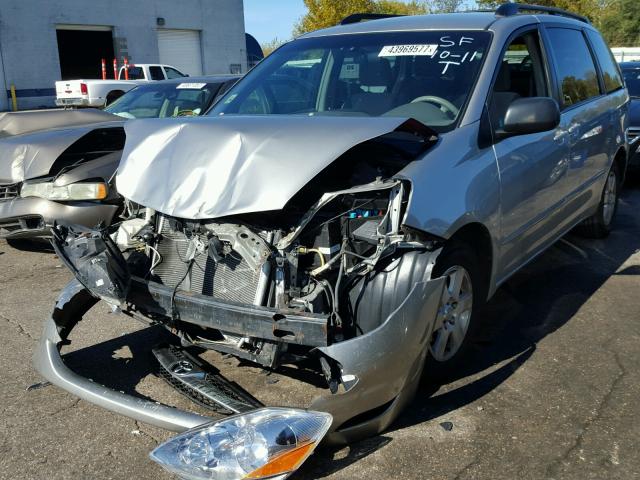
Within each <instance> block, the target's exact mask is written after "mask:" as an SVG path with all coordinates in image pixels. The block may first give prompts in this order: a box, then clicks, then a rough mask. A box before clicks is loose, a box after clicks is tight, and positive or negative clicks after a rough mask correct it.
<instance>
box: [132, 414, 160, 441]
mask: <svg viewBox="0 0 640 480" xmlns="http://www.w3.org/2000/svg"><path fill="white" fill-rule="evenodd" d="M133 423H135V425H136V430H138V432H140V435H142V436H143V437H147V438H149V439H150V440H151V441H152V442H154V443H155V444H156V446H157V445H160V440H158V439H157V438H156V437H154V436H153V435H151V434H150V433H149V432H145V431H144V430H143V429H142V426H141V425H140V422H138V420H134V421H133Z"/></svg>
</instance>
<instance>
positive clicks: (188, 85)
mask: <svg viewBox="0 0 640 480" xmlns="http://www.w3.org/2000/svg"><path fill="white" fill-rule="evenodd" d="M206 86H207V84H206V83H181V84H179V85H178V86H177V87H176V88H185V89H189V90H201V89H203V88H204V87H206Z"/></svg>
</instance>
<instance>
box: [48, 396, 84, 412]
mask: <svg viewBox="0 0 640 480" xmlns="http://www.w3.org/2000/svg"><path fill="white" fill-rule="evenodd" d="M79 403H80V399H79V398H76V399H75V400H74V401H73V402H71V403H70V404H69V405H66V406H64V407H62V408H59V409H58V410H56V411H54V412H52V413H50V414H49V416H50V417H55V416H56V415H59V414H61V413H62V412H64V411H65V410H71V409H72V408H74V407H77V406H78V404H79Z"/></svg>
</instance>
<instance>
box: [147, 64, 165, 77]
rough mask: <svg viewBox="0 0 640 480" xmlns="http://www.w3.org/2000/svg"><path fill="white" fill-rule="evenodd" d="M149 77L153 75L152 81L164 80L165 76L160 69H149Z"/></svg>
mask: <svg viewBox="0 0 640 480" xmlns="http://www.w3.org/2000/svg"><path fill="white" fill-rule="evenodd" d="M149 75H151V80H164V74H163V73H162V68H160V67H149Z"/></svg>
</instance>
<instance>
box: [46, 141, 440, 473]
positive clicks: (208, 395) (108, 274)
mask: <svg viewBox="0 0 640 480" xmlns="http://www.w3.org/2000/svg"><path fill="white" fill-rule="evenodd" d="M405 133H406V132H405ZM403 135H405V134H404V133H403V134H402V135H401V138H400V143H402V142H406V141H407V139H406V138H405V137H404V136H403ZM412 135H414V136H415V137H416V139H415V140H412V141H414V142H419V143H420V147H419V148H416V149H414V150H413V154H412V155H413V158H415V157H416V156H417V154H418V153H419V152H423V151H424V150H425V148H427V147H428V146H429V142H425V141H424V137H420V136H416V135H415V134H412ZM392 140H397V136H395V137H394V138H393V139H392ZM375 141H379V139H378V138H376V139H375ZM384 145H385V146H388V143H386V144H384ZM358 147H359V148H356V149H355V150H353V149H352V150H350V151H349V152H347V154H346V155H351V156H352V157H351V158H352V160H354V157H353V156H354V155H361V154H362V150H361V148H360V147H362V146H361V145H359V146H358ZM367 148H368V146H367ZM394 148H396V147H394ZM416 152H418V153H416ZM403 155H405V156H404V157H403V158H404V160H403V161H399V162H398V163H397V164H396V165H395V166H394V167H393V168H392V169H391V170H390V171H389V170H385V168H386V166H385V165H384V164H381V163H378V164H372V163H369V167H370V168H369V170H366V169H363V168H361V166H360V167H358V168H357V169H356V168H352V169H351V170H349V169H348V168H347V169H346V170H347V171H348V172H349V173H348V175H344V172H343V175H342V176H341V177H337V176H336V171H335V168H336V164H337V162H334V163H332V164H330V165H329V166H328V167H327V168H325V170H324V171H323V172H321V173H320V174H319V175H318V176H317V178H316V181H315V182H312V183H311V184H310V185H308V186H307V187H305V188H303V189H302V190H300V191H299V192H298V193H297V194H296V195H295V196H294V197H292V198H291V199H290V200H289V201H288V202H287V204H286V205H285V207H284V208H282V209H281V210H277V211H268V212H261V213H240V214H233V215H229V216H223V217H219V218H215V219H197V220H194V219H185V218H179V217H174V216H170V215H167V214H164V213H160V212H158V211H156V210H154V209H152V208H145V207H137V206H136V207H135V208H134V207H132V206H131V205H129V211H130V212H132V214H131V215H130V218H129V219H128V220H126V221H124V222H122V223H121V224H119V225H116V226H113V227H110V228H107V229H104V230H101V231H97V230H93V231H92V230H86V229H81V228H78V227H74V226H64V225H57V226H56V227H55V228H54V239H53V244H54V247H55V249H56V252H57V253H58V255H59V256H60V258H61V259H63V261H64V262H65V263H66V264H67V265H68V266H69V268H70V269H71V270H72V271H73V272H74V274H75V275H76V277H77V280H78V281H79V282H80V283H81V285H82V286H83V287H84V288H82V287H81V286H79V285H80V284H78V283H77V282H75V283H73V284H72V285H71V286H70V287H68V289H67V291H66V292H65V294H63V296H62V297H61V299H60V300H59V302H58V305H57V306H56V309H55V310H54V314H53V316H52V318H51V319H50V320H49V322H48V324H47V329H46V330H45V335H44V338H43V341H42V342H43V343H42V346H41V349H40V352H39V354H38V357H37V359H36V366H37V368H38V369H39V370H40V372H41V373H43V375H45V376H46V377H47V378H48V379H49V380H50V381H52V382H53V383H55V384H58V385H60V386H62V387H63V388H66V389H69V390H72V391H73V392H74V393H76V394H78V395H79V396H81V397H82V398H85V399H87V400H89V401H92V402H95V403H98V404H100V405H102V406H104V407H106V408H109V409H112V410H116V411H118V412H120V413H123V414H125V415H128V416H131V417H134V418H136V419H138V420H142V421H145V422H149V423H152V424H156V425H159V426H161V427H164V428H170V429H172V430H176V431H182V430H185V429H189V428H192V427H194V425H198V424H204V423H207V422H208V421H210V419H207V418H206V417H200V416H198V415H195V414H192V413H188V412H180V411H177V410H175V409H170V408H168V407H164V406H162V405H159V404H155V403H150V402H146V403H145V401H144V400H139V399H132V398H131V397H129V398H127V399H125V398H123V396H122V395H121V394H119V393H117V392H113V391H108V389H106V388H105V387H101V386H95V385H92V386H91V388H89V386H88V385H87V384H86V383H82V385H81V387H78V388H76V387H73V388H70V386H69V385H70V383H71V384H73V383H74V382H78V381H79V380H78V378H76V377H77V376H74V377H71V380H69V378H67V377H69V375H75V374H71V373H70V372H67V371H64V370H62V369H61V365H62V362H61V361H60V360H59V356H58V357H56V355H57V350H56V348H55V347H59V346H60V345H61V344H63V343H64V342H65V340H66V338H67V336H68V333H69V331H70V330H71V328H73V325H74V324H75V322H77V321H78V320H79V319H80V318H81V316H82V315H83V314H84V312H85V311H86V310H87V309H88V308H90V307H91V306H92V305H93V304H94V303H95V302H96V301H97V300H98V299H100V300H104V301H105V302H107V303H109V304H110V305H111V306H112V307H113V308H114V309H115V310H118V311H120V312H122V313H123V314H125V315H129V316H131V317H135V318H137V319H142V320H144V321H146V322H149V323H153V324H160V325H162V326H164V327H166V328H167V329H168V330H169V331H171V332H172V333H173V334H175V335H176V336H177V337H178V338H179V339H180V345H181V347H198V348H199V349H205V350H214V351H217V352H221V353H224V354H231V355H233V356H235V357H238V358H240V359H243V360H246V361H249V362H252V363H253V364H257V365H260V366H262V367H264V368H268V369H273V370H276V371H278V370H280V369H284V370H286V369H287V368H288V367H290V366H296V365H301V364H304V365H305V368H311V369H313V370H315V372H316V373H317V375H318V376H319V377H322V378H324V387H323V389H322V390H323V392H322V393H321V394H320V395H318V396H316V398H315V399H314V400H313V401H312V402H311V404H310V405H309V406H308V407H309V409H310V410H311V411H313V412H316V413H317V412H324V413H326V414H329V415H330V418H331V419H330V421H329V423H330V426H327V430H325V431H324V432H322V435H321V437H323V436H324V435H325V432H328V436H327V437H326V438H327V440H328V441H329V442H333V443H345V442H350V441H353V440H356V439H358V438H362V437H364V436H367V435H372V434H375V433H378V432H380V431H382V430H384V429H385V428H386V427H387V426H388V425H389V423H390V422H391V421H392V420H393V419H394V418H395V417H396V416H397V414H398V413H399V412H400V410H401V409H402V407H403V406H404V405H405V404H406V403H407V401H408V400H410V399H411V398H412V396H413V394H414V393H415V389H416V387H417V385H418V380H419V378H420V374H421V372H422V367H423V363H424V359H425V356H426V353H427V351H428V346H429V342H430V340H431V335H432V331H433V327H434V322H435V318H436V315H437V310H438V307H439V302H440V299H441V296H442V292H443V288H444V279H443V278H431V272H432V269H433V267H434V265H435V261H436V258H437V256H438V254H439V252H440V243H439V240H438V239H437V238H432V237H430V236H428V235H426V234H423V233H421V232H418V231H415V230H412V229H410V228H407V227H406V226H403V222H402V220H403V217H404V213H405V210H406V206H407V203H408V201H409V198H410V193H411V185H410V183H409V182H407V181H404V180H401V179H397V178H394V175H395V173H397V172H398V170H399V169H400V168H401V167H402V166H403V165H406V163H408V162H409V161H412V160H413V158H411V156H410V155H408V154H407V153H406V150H405V151H403ZM401 157H402V155H401ZM387 158H388V156H387ZM342 160H343V161H344V156H343V158H342ZM343 170H345V169H343ZM363 172H366V173H363ZM354 179H356V181H357V182H358V183H356V181H354ZM362 180H365V181H364V182H362V183H361V181H362ZM354 183H356V186H350V185H349V184H351V185H353V184H354ZM327 185H332V186H335V185H337V186H339V187H343V188H338V189H336V190H332V191H328V190H329V188H327ZM76 304H79V305H84V307H83V308H77V307H75V306H71V305H76ZM180 355H181V354H180V348H178V347H177V346H176V347H174V348H173V350H172V351H170V352H169V353H167V351H166V350H165V351H163V352H160V353H159V354H158V353H157V352H156V356H157V357H158V359H159V360H160V364H161V366H163V367H164V371H166V372H168V373H167V374H168V375H169V376H172V377H173V378H172V379H171V378H170V379H169V380H170V381H172V382H173V384H174V385H175V384H176V382H178V380H179V383H181V384H180V385H179V386H180V388H182V390H183V392H184V391H187V392H188V393H190V396H191V397H192V398H194V399H196V398H197V399H198V403H200V404H201V405H204V406H207V407H210V408H211V410H213V411H215V412H216V413H224V414H237V415H241V416H242V418H244V419H248V418H249V417H247V415H254V414H255V415H257V417H256V418H261V419H262V418H263V417H262V416H261V415H262V414H257V413H255V412H261V411H262V410H260V407H261V402H260V401H259V399H260V392H252V394H253V395H246V394H245V392H241V391H238V390H234V389H233V388H231V387H230V386H229V384H228V383H225V381H224V379H215V381H214V380H211V379H210V378H209V379H208V377H207V373H206V368H203V369H202V370H197V371H196V372H195V373H194V374H193V375H190V376H189V375H186V376H185V375H178V376H176V375H171V372H170V370H172V368H170V366H171V365H174V366H175V365H179V362H180V361H183V360H184V358H183V357H180ZM191 360H193V359H191ZM189 363H190V364H191V366H192V367H193V363H194V362H193V361H190V362H189ZM52 365H54V366H55V367H52ZM174 373H175V372H174ZM178 377H179V378H178ZM210 380H211V381H210ZM267 410H268V412H267V413H265V415H266V417H264V418H271V415H272V414H274V412H273V411H272V410H273V409H267ZM287 412H288V413H286V414H282V415H284V417H286V419H289V418H298V417H296V415H298V413H299V412H298V413H296V412H293V413H291V412H289V411H287ZM313 412H310V413H313ZM276 413H277V412H276ZM280 413H282V412H280ZM274 415H275V414H274ZM278 415H279V413H278V414H277V415H276V416H278ZM232 418H236V417H232ZM251 418H254V417H251ZM278 418H280V417H278ZM314 418H315V417H314ZM317 418H318V422H319V423H318V425H320V424H322V425H324V423H322V422H324V419H325V417H317ZM243 421H244V420H243ZM247 421H249V420H247ZM260 421H262V420H260ZM269 421H271V420H269ZM278 421H280V420H278ZM283 421H284V420H283ZM292 421H293V420H292ZM286 422H289V420H286V421H285V424H287V425H291V424H289V423H286ZM229 428H232V427H229ZM233 428H235V427H233ZM323 428H324V427H323ZM318 429H319V430H318V431H320V430H322V428H320V427H318ZM216 431H217V430H216ZM316 433H317V432H316ZM314 438H315V437H314ZM320 439H321V438H320ZM320 439H316V440H315V441H316V442H319V440H320ZM181 448H182V447H181ZM309 453H310V452H309ZM304 458H306V456H305V457H304ZM255 478H258V477H255Z"/></svg>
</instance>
